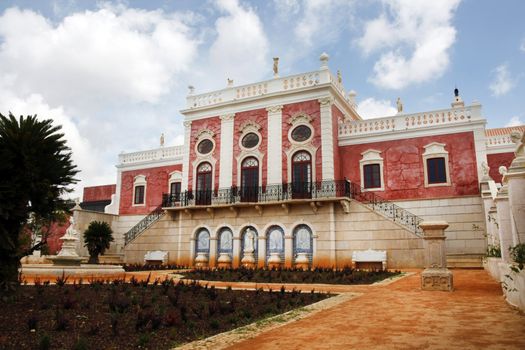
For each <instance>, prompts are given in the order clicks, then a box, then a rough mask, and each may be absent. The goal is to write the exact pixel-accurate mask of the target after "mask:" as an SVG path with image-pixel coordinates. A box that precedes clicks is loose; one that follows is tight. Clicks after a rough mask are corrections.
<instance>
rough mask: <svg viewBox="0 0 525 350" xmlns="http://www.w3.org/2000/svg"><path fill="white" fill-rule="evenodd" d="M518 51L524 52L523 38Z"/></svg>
mask: <svg viewBox="0 0 525 350" xmlns="http://www.w3.org/2000/svg"><path fill="white" fill-rule="evenodd" d="M520 50H521V51H523V52H525V38H523V39H522V40H521V45H520Z"/></svg>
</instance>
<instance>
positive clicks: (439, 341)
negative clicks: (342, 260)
mask: <svg viewBox="0 0 525 350" xmlns="http://www.w3.org/2000/svg"><path fill="white" fill-rule="evenodd" d="M453 273H454V287H455V290H454V292H452V293H449V292H423V291H421V290H420V274H419V272H418V273H416V274H413V275H411V276H408V277H406V278H402V279H400V280H398V281H396V282H394V283H391V284H386V285H377V286H371V287H369V288H368V289H367V290H364V288H362V287H355V288H356V289H354V290H355V291H359V292H362V294H361V295H360V296H357V297H355V298H353V299H351V300H348V301H345V302H343V303H341V304H339V305H337V306H335V307H332V308H328V309H325V310H323V311H320V312H317V313H315V314H313V315H312V316H310V317H306V318H302V319H300V320H298V321H296V322H293V323H289V324H286V325H284V326H282V327H280V328H277V329H272V330H271V331H268V332H264V333H262V334H259V335H257V336H256V337H253V338H251V339H247V340H244V341H241V342H238V343H236V344H234V345H233V346H231V347H230V348H229V349H525V316H524V315H523V314H522V313H520V312H518V311H517V310H514V309H512V308H511V307H510V306H508V305H507V304H506V302H505V301H504V299H503V297H502V292H501V288H500V286H499V284H498V283H496V282H495V281H493V280H492V279H491V278H490V277H489V275H488V274H487V273H486V272H485V271H484V270H453Z"/></svg>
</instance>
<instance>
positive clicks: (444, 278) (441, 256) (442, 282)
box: [419, 221, 454, 292]
mask: <svg viewBox="0 0 525 350" xmlns="http://www.w3.org/2000/svg"><path fill="white" fill-rule="evenodd" d="M419 227H421V229H422V230H423V238H424V240H425V242H424V248H425V270H424V271H423V272H422V273H421V289H422V290H441V291H448V292H451V291H452V290H453V288H454V286H453V279H452V272H450V271H449V270H448V269H447V257H446V253H445V238H446V237H445V233H444V231H445V229H446V228H447V227H448V223H447V222H446V221H424V222H422V223H421V224H419Z"/></svg>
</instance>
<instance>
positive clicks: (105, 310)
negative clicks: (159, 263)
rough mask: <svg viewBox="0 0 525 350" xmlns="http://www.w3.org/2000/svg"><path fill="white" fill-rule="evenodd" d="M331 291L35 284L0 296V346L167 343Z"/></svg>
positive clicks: (201, 335)
mask: <svg viewBox="0 0 525 350" xmlns="http://www.w3.org/2000/svg"><path fill="white" fill-rule="evenodd" d="M326 297H328V295H327V294H318V293H313V292H312V293H299V292H296V291H293V292H285V291H284V288H283V289H281V290H279V291H273V292H263V291H262V290H257V291H237V290H231V289H226V290H221V289H215V288H214V287H208V286H204V287H203V286H199V285H198V284H196V283H190V284H187V285H184V284H183V283H179V284H174V283H173V282H172V281H171V280H165V281H162V282H161V281H156V282H155V283H153V284H149V285H146V284H145V283H144V282H138V281H136V280H132V283H123V282H122V281H118V280H117V281H113V282H112V283H111V284H104V283H103V282H95V281H92V282H90V283H89V284H83V285H78V284H74V285H63V286H59V285H46V284H38V283H37V285H35V286H20V287H19V289H18V291H17V292H16V293H15V294H14V295H13V296H11V297H10V298H8V299H7V300H3V301H0V308H1V311H0V349H79V350H80V349H130V348H141V349H169V348H172V347H173V346H176V345H179V344H181V343H186V342H190V341H193V340H196V339H201V338H205V337H208V336H211V335H213V334H217V333H221V332H225V331H228V330H230V329H233V328H237V327H239V326H242V325H246V324H249V323H252V322H254V321H256V320H259V319H262V318H266V317H268V316H272V315H276V314H280V313H283V312H286V311H289V310H291V309H294V308H297V307H301V306H304V305H308V304H311V303H314V302H317V301H319V300H322V299H324V298H326Z"/></svg>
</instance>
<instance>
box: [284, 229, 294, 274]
mask: <svg viewBox="0 0 525 350" xmlns="http://www.w3.org/2000/svg"><path fill="white" fill-rule="evenodd" d="M292 263H293V237H292V236H291V235H285V236H284V267H286V268H290V267H292Z"/></svg>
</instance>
